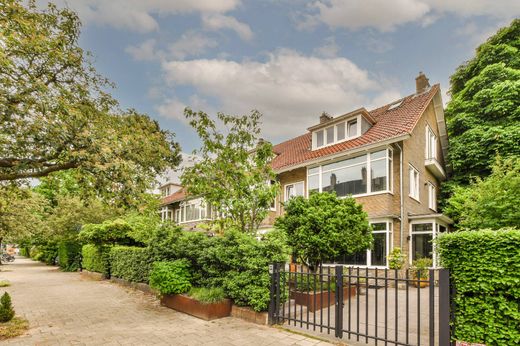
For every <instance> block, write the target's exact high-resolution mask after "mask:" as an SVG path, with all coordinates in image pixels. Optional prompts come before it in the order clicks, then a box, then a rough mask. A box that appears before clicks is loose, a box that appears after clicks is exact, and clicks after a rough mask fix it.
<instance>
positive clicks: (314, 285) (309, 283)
mask: <svg viewBox="0 0 520 346" xmlns="http://www.w3.org/2000/svg"><path fill="white" fill-rule="evenodd" d="M322 278H323V279H326V277H324V276H320V274H309V275H306V274H303V275H300V274H297V275H296V278H294V279H293V278H291V280H293V282H294V283H295V285H296V290H297V291H300V292H314V291H318V292H319V291H321V290H323V291H332V292H334V291H336V278H335V277H331V279H330V282H329V280H326V281H321V280H322Z"/></svg>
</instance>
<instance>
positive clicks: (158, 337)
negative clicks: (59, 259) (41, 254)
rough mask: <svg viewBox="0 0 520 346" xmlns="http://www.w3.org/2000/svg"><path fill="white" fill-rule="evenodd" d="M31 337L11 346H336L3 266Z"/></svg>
mask: <svg viewBox="0 0 520 346" xmlns="http://www.w3.org/2000/svg"><path fill="white" fill-rule="evenodd" d="M0 269H1V270H2V272H0V279H7V280H9V281H10V282H11V287H6V288H0V294H3V291H4V290H5V291H8V292H9V294H11V297H12V300H13V304H14V307H15V309H16V312H17V315H20V316H23V317H25V318H26V319H28V320H29V323H30V330H29V331H28V333H27V334H26V335H23V336H20V337H17V338H14V339H10V340H8V341H4V342H2V344H5V345H230V346H238V345H301V346H304V345H320V346H322V345H330V344H328V343H326V342H324V341H320V340H316V339H312V338H307V337H305V336H302V335H297V334H293V333H290V332H287V331H284V330H279V329H276V328H270V327H266V326H259V325H255V324H252V323H248V322H244V321H242V320H240V319H236V318H231V317H229V318H224V319H220V320H215V321H211V322H207V321H203V320H200V319H197V318H195V317H191V316H189V315H186V314H182V313H179V312H176V311H174V310H171V309H168V308H165V307H161V306H160V305H159V304H158V302H157V299H155V298H154V297H152V296H149V295H146V294H143V293H142V292H139V291H134V290H132V289H128V288H123V287H121V286H118V285H116V284H113V283H111V282H108V281H91V280H88V279H85V278H82V277H80V275H79V274H78V273H63V272H60V271H59V270H58V269H57V268H56V267H52V266H46V265H44V264H41V263H38V262H34V261H31V260H29V259H25V258H20V257H19V258H17V259H16V261H15V262H14V263H12V264H8V265H2V266H1V268H0Z"/></svg>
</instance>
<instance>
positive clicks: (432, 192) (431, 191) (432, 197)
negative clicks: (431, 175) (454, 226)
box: [428, 182, 437, 211]
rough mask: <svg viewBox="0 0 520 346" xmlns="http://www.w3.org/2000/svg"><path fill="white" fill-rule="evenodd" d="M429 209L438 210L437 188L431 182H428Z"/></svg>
mask: <svg viewBox="0 0 520 346" xmlns="http://www.w3.org/2000/svg"><path fill="white" fill-rule="evenodd" d="M428 207H429V208H430V209H431V210H434V211H435V210H437V188H436V187H435V185H433V184H432V183H430V182H428Z"/></svg>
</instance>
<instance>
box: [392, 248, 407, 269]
mask: <svg viewBox="0 0 520 346" xmlns="http://www.w3.org/2000/svg"><path fill="white" fill-rule="evenodd" d="M405 260H406V256H405V255H404V254H403V252H402V251H401V248H398V247H394V248H393V249H392V251H390V253H389V254H388V267H389V268H390V269H401V268H402V267H403V265H404V262H405Z"/></svg>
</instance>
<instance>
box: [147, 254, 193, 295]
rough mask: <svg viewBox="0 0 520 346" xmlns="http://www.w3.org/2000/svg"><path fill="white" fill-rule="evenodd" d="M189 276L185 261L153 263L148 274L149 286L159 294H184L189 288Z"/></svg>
mask: <svg viewBox="0 0 520 346" xmlns="http://www.w3.org/2000/svg"><path fill="white" fill-rule="evenodd" d="M190 280H191V274H190V271H189V262H188V261H187V260H176V261H173V262H155V263H154V264H153V265H152V271H151V272H150V286H151V287H152V288H154V289H156V290H158V291H159V292H160V293H161V294H163V295H164V294H180V293H185V292H187V291H188V290H189V289H190V288H191V281H190Z"/></svg>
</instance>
